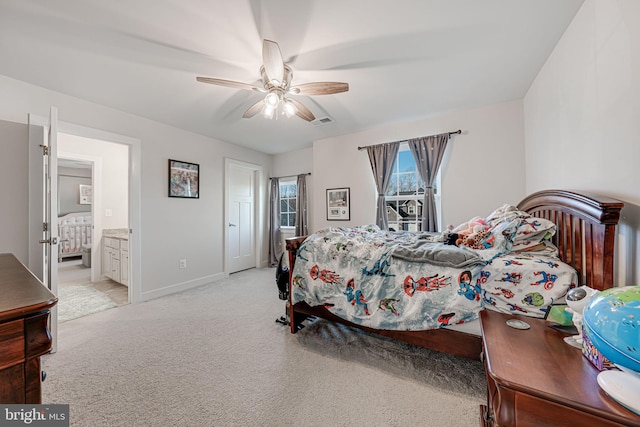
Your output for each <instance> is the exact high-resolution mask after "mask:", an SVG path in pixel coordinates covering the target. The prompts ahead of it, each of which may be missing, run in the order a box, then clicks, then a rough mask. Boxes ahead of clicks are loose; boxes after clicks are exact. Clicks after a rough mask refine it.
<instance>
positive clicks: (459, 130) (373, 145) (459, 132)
mask: <svg viewBox="0 0 640 427" xmlns="http://www.w3.org/2000/svg"><path fill="white" fill-rule="evenodd" d="M447 133H448V134H449V136H451V135H460V134H461V133H462V130H461V129H458V130H456V131H454V132H447ZM439 135H442V134H439ZM432 136H433V135H432ZM409 139H412V138H407V139H403V140H400V141H393V142H383V143H382V144H372V145H365V146H364V147H358V150H364V149H365V148H367V147H375V146H376V145H384V144H395V143H396V142H406V141H408V140H409Z"/></svg>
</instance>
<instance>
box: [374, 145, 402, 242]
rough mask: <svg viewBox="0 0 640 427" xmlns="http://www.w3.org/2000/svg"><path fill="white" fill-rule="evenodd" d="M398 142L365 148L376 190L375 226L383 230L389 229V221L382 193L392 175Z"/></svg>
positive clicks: (385, 189)
mask: <svg viewBox="0 0 640 427" xmlns="http://www.w3.org/2000/svg"><path fill="white" fill-rule="evenodd" d="M399 148H400V143H399V142H391V143H389V144H379V145H371V146H369V147H367V154H369V162H370V163H371V171H372V172H373V178H374V180H375V183H376V189H377V190H378V202H377V204H376V224H378V226H379V227H380V228H381V229H383V230H388V229H389V221H388V220H387V206H386V205H387V204H386V202H385V197H384V193H385V192H386V191H387V187H389V182H390V181H391V175H392V174H393V164H394V162H395V161H396V157H397V156H398V149H399Z"/></svg>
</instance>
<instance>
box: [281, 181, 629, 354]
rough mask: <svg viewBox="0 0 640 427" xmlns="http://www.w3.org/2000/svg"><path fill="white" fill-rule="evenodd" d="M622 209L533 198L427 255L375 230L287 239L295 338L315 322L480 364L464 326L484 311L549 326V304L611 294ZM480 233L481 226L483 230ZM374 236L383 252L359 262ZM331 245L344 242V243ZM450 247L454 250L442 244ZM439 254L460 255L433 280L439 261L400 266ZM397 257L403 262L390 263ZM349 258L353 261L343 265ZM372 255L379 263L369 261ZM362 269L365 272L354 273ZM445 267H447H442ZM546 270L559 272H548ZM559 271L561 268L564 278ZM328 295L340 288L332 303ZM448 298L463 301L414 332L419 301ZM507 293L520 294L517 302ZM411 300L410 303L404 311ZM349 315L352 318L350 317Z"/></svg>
mask: <svg viewBox="0 0 640 427" xmlns="http://www.w3.org/2000/svg"><path fill="white" fill-rule="evenodd" d="M622 207H623V204H622V203H621V202H619V201H617V200H614V199H611V198H608V197H603V196H599V195H594V194H587V193H582V192H575V191H564V190H546V191H540V192H537V193H534V194H532V195H530V196H528V197H526V198H525V199H524V200H522V201H521V202H520V203H519V204H518V205H517V206H515V207H508V206H506V205H505V206H504V207H499V208H497V209H496V211H494V212H493V213H492V214H490V215H489V216H487V217H486V218H480V217H476V218H472V219H470V220H469V221H468V222H467V223H465V224H461V225H459V226H458V227H456V228H455V229H453V230H448V231H447V232H445V233H441V234H439V235H432V236H427V237H425V236H424V235H421V239H424V240H427V241H428V243H427V245H426V246H425V245H424V244H423V243H422V242H420V241H419V240H421V239H418V238H415V237H406V236H404V234H403V233H389V232H384V231H381V230H379V229H378V230H376V228H375V226H361V227H350V228H347V227H336V228H328V229H323V230H319V231H318V232H316V233H314V234H313V235H310V236H301V237H295V238H290V239H287V241H286V248H287V251H288V255H289V265H290V269H289V271H290V278H289V289H290V292H289V304H288V307H289V319H290V328H291V332H292V333H296V332H298V331H299V330H300V327H301V325H302V322H303V321H304V320H305V319H306V318H307V317H309V316H315V317H320V318H323V319H327V320H330V321H335V322H340V323H343V324H346V325H349V326H353V327H356V328H360V329H363V330H366V331H369V332H373V333H377V334H381V335H384V336H387V337H391V338H394V339H398V340H402V341H406V342H409V343H411V344H414V345H418V346H421V347H426V348H430V349H433V350H437V351H442V352H445V353H449V354H453V355H456V356H462V357H467V358H471V359H477V358H479V356H480V354H481V346H482V343H481V337H480V335H479V334H477V333H470V332H469V331H465V328H464V326H466V325H470V324H473V322H474V319H475V318H477V314H478V312H479V311H480V310H482V309H491V310H498V311H509V312H513V313H516V314H522V315H525V316H532V317H542V316H544V311H545V310H546V308H547V306H548V304H550V303H554V302H558V301H560V300H561V299H562V297H563V296H564V294H566V292H567V291H568V289H569V288H571V287H574V286H577V285H583V284H586V285H588V286H590V287H592V288H595V289H599V290H602V289H606V288H608V287H611V286H612V284H613V252H614V245H615V232H616V231H615V228H616V225H617V223H618V220H619V217H620V210H621V209H622ZM514 215H515V218H514ZM525 217H526V218H527V219H526V221H525V220H524V219H525ZM478 223H480V224H481V225H482V226H481V227H478ZM525 230H530V231H533V233H525V232H524V231H525ZM474 231H475V233H474ZM414 234H415V233H414ZM370 235H371V236H373V237H372V238H371V239H370V240H372V242H373V246H374V247H375V246H376V245H378V246H379V247H380V251H377V252H376V250H375V249H371V247H372V246H369V249H367V250H365V251H364V252H362V251H361V252H358V251H359V250H360V249H359V247H358V245H357V243H358V242H360V241H361V240H367V239H369V236H370ZM478 236H480V237H479V238H478ZM467 237H472V238H471V239H467ZM529 237H532V238H531V239H529ZM334 238H337V239H338V240H337V243H335V242H336V241H334V240H333V239H334ZM461 238H462V239H463V240H465V242H464V244H461V241H460V239H461ZM473 238H475V241H474V239H473ZM445 239H446V240H448V241H447V242H444V241H443V240H445ZM454 239H455V242H454V241H453V240H454ZM467 240H468V241H467ZM469 241H471V243H469ZM369 243H371V242H369ZM447 243H448V244H447ZM451 243H454V244H451ZM456 243H457V244H456ZM541 244H542V246H541ZM323 245H324V246H327V247H328V248H329V249H326V251H324V252H323V251H322V250H320V249H317V247H318V246H323ZM438 245H440V247H441V248H443V249H444V248H446V249H447V250H453V251H454V255H455V256H454V258H453V260H454V262H453V263H452V262H451V260H450V258H448V257H447V258H445V263H444V267H443V268H445V269H444V270H434V269H435V268H436V267H434V266H433V265H432V263H433V259H432V258H433V255H432V254H431V255H429V261H428V263H431V264H428V265H427V266H424V265H423V264H421V261H416V260H415V259H412V258H411V257H412V255H411V253H410V252H409V255H408V256H409V259H408V260H407V259H403V258H402V256H406V255H407V253H406V252H404V251H403V250H399V251H397V250H398V248H399V247H403V249H406V248H407V247H409V248H410V249H412V248H414V247H416V248H419V250H418V252H420V251H422V252H426V253H430V252H434V251H435V252H438V253H439V252H440V250H439V249H434V248H437V247H438ZM471 246H473V248H471ZM515 247H517V249H518V250H517V251H516V250H515V249H514V248H515ZM314 248H315V249H314ZM390 248H391V249H390ZM425 248H426V249H425ZM453 248H457V249H460V250H461V251H462V252H461V253H455V251H456V250H457V249H453ZM468 249H473V250H468ZM314 251H315V252H314ZM330 251H333V252H330ZM396 251H397V252H398V253H399V254H400V258H398V257H395V256H393V255H394V253H395V252H396ZM550 251H554V252H555V255H556V256H557V258H555V259H553V258H549V252H550ZM445 252H446V251H445ZM471 252H474V253H475V254H476V255H475V256H476V257H474V256H473V255H471ZM345 253H348V254H349V255H348V256H349V257H350V258H343V257H344V256H345ZM478 253H480V254H481V255H478ZM367 254H370V255H373V256H374V258H375V259H373V258H371V259H368V258H366V256H367ZM396 255H397V254H396ZM477 256H479V257H480V261H478V260H477V259H476V258H477ZM341 257H342V258H341ZM439 257H440V255H437V256H436V259H437V262H438V263H440V264H442V261H443V259H442V258H439ZM540 257H541V258H540ZM318 260H321V261H323V262H318ZM525 260H526V261H527V262H531V263H533V265H534V266H540V267H541V266H543V265H545V264H546V265H547V267H546V269H542V268H540V269H539V270H538V269H536V267H534V270H535V271H532V270H531V269H530V268H529V267H527V268H528V269H529V270H528V272H521V271H520V270H513V268H516V267H515V266H516V265H517V264H521V263H526V262H525ZM355 262H361V263H364V264H354V266H355V267H354V266H352V265H350V264H351V263H355ZM407 263H408V264H407ZM361 265H365V267H360V266H361ZM440 267H442V265H438V266H437V268H440ZM342 268H346V269H342ZM349 268H351V271H349ZM354 268H360V274H359V276H358V275H355V276H354V274H353V269H354ZM451 268H455V270H451ZM505 268H506V270H505ZM518 268H520V267H518ZM549 268H551V269H554V270H553V271H552V272H549V271H548V269H549ZM556 268H561V269H562V273H561V274H560V273H559V272H557V271H556V270H555V269H556ZM412 269H415V270H412ZM421 269H422V270H421ZM424 269H427V270H424ZM425 271H428V272H425ZM543 271H544V274H543V273H542V272H543ZM535 273H539V274H537V275H536V274H535ZM527 274H528V275H533V277H534V278H535V280H532V279H531V277H532V276H527ZM375 275H378V276H381V279H380V280H378V279H379V278H378V277H376V280H378V281H380V282H385V283H387V285H388V284H389V283H392V284H394V285H392V286H395V288H393V289H392V292H394V294H393V295H392V297H390V298H388V297H387V296H385V295H381V294H380V291H379V290H378V289H379V288H377V287H373V286H377V285H371V284H370V282H371V281H372V280H373V279H372V277H373V276H375ZM520 276H521V277H520ZM552 276H555V277H552ZM354 278H355V283H354V280H353V279H354ZM515 279H519V282H518V283H516V284H515V287H513V286H512V287H510V288H509V287H508V286H507V285H509V282H514V281H515ZM359 282H360V283H361V284H362V285H361V286H359V284H358V283H359ZM365 282H366V287H365ZM523 283H524V285H523ZM502 285H504V286H502ZM511 285H513V283H511ZM327 288H334V292H335V295H334V294H330V292H329V291H328V290H327ZM547 288H548V289H547ZM301 289H302V291H301ZM373 289H375V290H373ZM546 291H549V292H546ZM301 292H302V293H303V294H306V295H301ZM446 293H448V294H449V295H450V296H452V297H453V298H455V299H456V301H457V302H456V303H455V304H456V305H452V306H446V307H445V308H444V309H442V310H440V311H439V313H440V314H437V313H438V312H435V313H433V312H427V315H426V316H424V317H430V318H431V319H430V320H429V322H430V323H429V322H428V323H427V324H426V325H425V324H420V323H419V322H418V323H416V321H415V319H416V314H415V309H414V308H411V307H412V306H411V305H410V304H413V300H418V299H423V300H425V301H427V303H428V302H429V301H430V302H431V303H434V302H435V303H438V302H440V301H445V300H446V301H449V300H448V299H442V298H444V297H443V295H444V294H446ZM510 293H515V294H517V296H516V299H513V298H512V297H513V296H514V295H510ZM380 297H381V298H380ZM410 300H411V301H412V302H411V303H406V301H410ZM435 303H434V304H435ZM458 303H460V305H459V304H458ZM446 304H450V303H449V302H447V303H446ZM460 307H462V308H460ZM347 311H351V314H350V315H348V316H346V315H345V312H347ZM398 312H403V313H402V314H403V316H404V315H405V314H406V313H414V317H413V318H409V320H408V321H407V322H406V323H403V321H402V320H396V318H399V317H402V316H398ZM421 315H423V314H422V313H418V315H417V316H418V317H419V316H421ZM375 317H377V318H378V319H374V318H375ZM381 319H384V320H381ZM389 319H390V320H389ZM394 322H395V323H394ZM475 322H476V323H477V320H475Z"/></svg>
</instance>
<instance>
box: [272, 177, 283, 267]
mask: <svg viewBox="0 0 640 427" xmlns="http://www.w3.org/2000/svg"><path fill="white" fill-rule="evenodd" d="M281 254H282V234H281V232H280V179H279V178H271V189H270V193H269V265H270V266H271V267H275V266H277V265H278V259H279V258H280V255H281Z"/></svg>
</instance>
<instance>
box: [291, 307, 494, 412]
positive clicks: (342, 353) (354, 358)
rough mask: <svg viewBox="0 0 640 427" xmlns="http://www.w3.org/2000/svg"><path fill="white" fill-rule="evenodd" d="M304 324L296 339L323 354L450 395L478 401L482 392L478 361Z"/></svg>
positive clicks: (332, 327)
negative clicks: (364, 365) (458, 395)
mask: <svg viewBox="0 0 640 427" xmlns="http://www.w3.org/2000/svg"><path fill="white" fill-rule="evenodd" d="M305 324H306V327H305V328H303V329H302V330H301V331H300V332H298V333H297V334H296V336H297V339H298V341H299V342H300V343H301V344H302V345H303V346H304V347H306V348H308V349H309V350H312V351H314V352H318V353H321V354H323V355H324V356H328V357H334V358H337V359H341V360H345V361H350V362H353V363H360V364H366V365H368V366H371V367H375V368H376V369H379V370H382V371H385V372H388V373H391V374H393V375H396V376H399V377H405V378H410V379H412V380H415V381H418V382H420V383H422V384H425V385H429V386H432V387H434V388H436V389H438V390H442V391H447V392H450V393H453V394H461V395H465V396H468V397H473V398H477V399H480V400H481V399H483V398H484V397H485V395H486V379H485V374H484V366H483V364H482V362H480V360H470V359H465V358H461V357H457V356H452V355H449V354H445V353H441V352H438V351H433V350H429V349H425V348H421V347H417V346H415V345H412V344H408V343H405V342H401V341H396V340H393V339H391V338H387V337H384V336H380V335H376V334H371V333H368V332H364V331H362V330H359V329H356V328H351V327H348V326H345V325H342V324H339V323H333V322H328V321H326V320H323V319H316V320H314V321H308V320H307V321H306V322H305Z"/></svg>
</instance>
